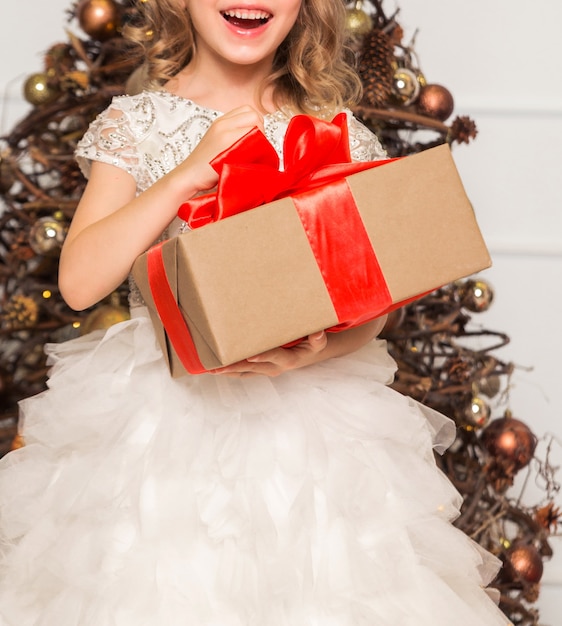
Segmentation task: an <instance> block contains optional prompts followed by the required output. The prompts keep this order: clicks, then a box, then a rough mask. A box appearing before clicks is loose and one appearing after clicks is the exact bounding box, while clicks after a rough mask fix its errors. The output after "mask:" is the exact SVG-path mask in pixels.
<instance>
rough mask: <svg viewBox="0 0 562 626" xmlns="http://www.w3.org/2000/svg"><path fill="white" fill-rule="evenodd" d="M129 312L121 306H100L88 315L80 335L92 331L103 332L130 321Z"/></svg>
mask: <svg viewBox="0 0 562 626" xmlns="http://www.w3.org/2000/svg"><path fill="white" fill-rule="evenodd" d="M130 317H131V316H130V313H129V310H128V309H127V308H125V307H123V306H119V305H113V304H102V305H100V306H98V307H97V308H95V309H94V310H93V311H92V312H91V313H89V314H88V316H87V317H86V319H85V320H84V321H83V322H82V326H81V328H80V334H81V335H87V334H88V333H90V332H92V331H94V330H105V329H107V328H109V327H110V326H113V325H114V324H118V323H119V322H124V321H125V320H128V319H130Z"/></svg>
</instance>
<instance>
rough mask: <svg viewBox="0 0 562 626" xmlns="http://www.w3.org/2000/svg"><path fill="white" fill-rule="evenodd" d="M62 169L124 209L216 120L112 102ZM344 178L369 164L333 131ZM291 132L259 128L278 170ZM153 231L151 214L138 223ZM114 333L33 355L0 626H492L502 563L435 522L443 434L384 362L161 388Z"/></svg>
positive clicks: (2, 501) (158, 370)
mask: <svg viewBox="0 0 562 626" xmlns="http://www.w3.org/2000/svg"><path fill="white" fill-rule="evenodd" d="M111 110H112V111H113V113H112V114H110V115H108V114H107V112H104V113H103V114H102V115H101V116H99V117H98V119H97V120H96V121H95V122H94V123H93V124H92V126H91V127H90V130H89V131H88V132H87V134H86V135H85V137H84V139H83V140H82V142H81V144H80V146H79V149H78V153H77V154H78V157H79V159H80V161H81V164H82V166H83V168H84V171H85V172H86V174H87V172H88V163H89V161H90V160H92V159H97V160H101V161H105V162H108V163H113V164H115V165H117V166H119V167H122V168H125V169H126V170H127V171H129V172H130V173H131V174H132V175H133V176H134V177H135V179H136V180H137V183H138V190H139V192H140V191H142V190H144V189H146V188H147V187H149V186H150V185H151V184H152V183H153V182H154V181H155V180H157V179H158V178H159V177H160V176H162V175H163V174H164V173H165V172H167V171H169V170H170V169H171V168H173V167H174V166H175V165H176V164H178V163H179V162H181V161H182V160H183V159H184V158H185V157H186V155H187V154H189V152H190V150H192V149H193V146H194V145H195V144H196V143H197V141H198V140H199V139H200V137H201V136H202V135H203V134H204V132H205V130H206V129H207V128H208V126H209V124H210V123H211V122H212V120H213V119H214V118H216V117H217V116H218V115H219V113H217V112H214V111H210V110H208V109H205V108H202V107H199V106H197V105H196V104H194V103H193V102H191V101H189V100H186V99H183V98H179V97H176V96H172V95H170V94H167V93H165V92H152V93H147V92H145V93H143V94H140V95H137V96H130V97H129V96H124V97H119V98H116V99H115V100H114V102H113V104H112V106H111ZM348 115H349V121H350V137H351V139H350V140H351V149H352V154H353V157H354V158H355V159H357V160H366V159H375V158H380V157H381V156H383V154H384V153H383V151H382V148H381V147H380V144H379V143H378V141H377V140H376V138H375V137H374V136H373V135H372V134H371V133H370V132H369V131H368V130H367V129H365V128H364V127H363V126H361V125H360V124H359V123H358V122H357V121H356V120H354V119H353V118H352V116H351V114H349V112H348ZM288 120H289V117H288V115H287V114H286V113H284V112H283V111H280V112H278V113H277V114H275V115H270V116H267V118H266V121H265V126H266V134H267V136H268V138H269V139H270V141H271V142H272V144H273V145H274V146H275V148H276V149H277V150H278V151H280V150H281V145H282V140H283V136H284V132H285V129H286V127H287V123H288ZM155 210H157V207H155ZM131 306H132V318H131V320H129V321H125V322H122V323H120V324H116V325H115V326H112V327H111V328H109V329H108V330H107V331H106V332H103V331H96V332H94V333H92V334H89V335H87V336H84V337H81V338H79V339H76V340H72V341H68V342H66V343H62V344H59V345H50V346H48V347H47V350H48V353H49V359H50V363H51V364H52V369H51V374H50V380H49V389H48V390H47V391H46V392H44V393H42V394H40V395H38V396H35V397H32V398H29V399H27V400H25V401H23V402H22V403H21V412H22V424H23V435H24V437H25V441H26V445H25V447H23V448H21V449H19V450H17V451H14V452H12V453H10V454H8V455H7V456H6V457H5V458H4V459H3V460H2V462H1V464H0V468H1V469H0V625H1V626H187V625H193V626H451V625H453V624H454V626H475V625H478V626H501V625H504V624H507V623H508V620H507V619H506V618H505V616H504V615H503V613H501V611H500V610H499V609H498V608H497V607H496V605H495V603H494V602H493V601H492V600H491V599H490V597H489V594H488V593H487V592H486V590H485V589H484V587H485V586H486V585H487V584H488V583H489V582H490V581H491V580H492V578H493V576H494V575H495V573H496V571H497V568H498V561H497V560H496V559H495V558H494V557H492V556H491V555H489V554H487V553H486V552H484V551H483V550H482V549H481V548H480V546H478V545H477V544H476V543H474V542H472V541H471V540H470V539H469V538H468V537H467V536H466V535H465V534H464V533H462V532H461V531H459V530H457V529H455V528H454V527H453V526H452V524H451V520H452V519H454V518H455V516H456V515H457V514H458V509H459V506H460V503H461V502H460V497H459V495H458V494H457V492H456V491H455V490H454V488H453V487H452V485H451V484H450V483H449V481H448V480H447V479H446V477H445V476H444V475H443V474H442V473H441V472H440V471H439V470H438V469H437V467H436V464H435V462H434V457H433V453H434V449H437V450H438V451H443V450H444V449H445V448H446V447H447V446H448V445H449V444H450V443H451V442H452V440H453V438H454V426H453V424H452V422H451V421H450V420H448V419H447V418H445V417H443V416H441V415H439V414H436V413H435V412H433V411H430V410H426V409H423V408H422V407H420V405H418V404H417V403H416V402H414V401H412V400H410V399H409V398H407V397H404V396H402V395H400V394H399V393H397V392H395V391H393V390H392V389H390V388H389V387H388V386H387V385H388V383H389V382H391V380H392V376H393V373H394V369H395V365H394V362H393V361H392V359H391V358H390V357H389V356H388V354H387V351H386V346H385V343H384V342H383V341H373V342H371V343H370V344H369V345H367V346H365V347H364V348H362V349H360V350H359V351H358V352H356V353H354V354H352V355H350V356H345V357H341V358H336V359H332V360H329V361H327V362H324V363H321V364H318V365H314V366H311V367H308V368H303V369H301V370H297V371H294V372H288V373H286V374H284V375H282V376H280V377H278V378H274V379H269V378H266V377H256V378H242V379H232V378H225V377H221V376H214V375H208V374H204V375H200V376H186V377H184V378H180V379H176V380H174V379H172V378H171V377H170V375H169V374H168V371H167V368H166V364H165V362H164V360H163V357H162V354H161V351H160V349H159V347H158V345H157V343H156V340H155V336H154V333H153V330H152V326H151V322H150V319H149V318H148V317H147V314H146V309H145V308H144V307H143V306H142V302H141V300H140V296H139V294H138V291H137V290H136V288H135V286H134V285H133V289H132V294H131Z"/></svg>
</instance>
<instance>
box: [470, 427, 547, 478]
mask: <svg viewBox="0 0 562 626" xmlns="http://www.w3.org/2000/svg"><path fill="white" fill-rule="evenodd" d="M481 441H482V444H483V445H484V447H485V448H486V450H488V452H489V453H490V454H491V455H493V456H494V457H498V458H500V459H502V460H504V461H507V462H510V463H513V465H514V466H515V468H516V469H518V470H519V469H521V468H523V467H525V466H526V465H528V464H529V463H530V462H531V459H532V458H533V455H534V454H535V449H536V447H537V439H536V437H535V435H534V434H533V433H532V431H531V429H530V428H529V427H528V426H527V425H526V424H525V423H523V422H522V421H520V420H518V419H516V418H514V417H501V418H498V419H495V420H492V421H491V422H490V424H489V425H488V426H487V427H486V428H485V429H484V430H483V431H482V435H481Z"/></svg>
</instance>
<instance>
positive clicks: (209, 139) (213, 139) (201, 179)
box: [175, 105, 264, 191]
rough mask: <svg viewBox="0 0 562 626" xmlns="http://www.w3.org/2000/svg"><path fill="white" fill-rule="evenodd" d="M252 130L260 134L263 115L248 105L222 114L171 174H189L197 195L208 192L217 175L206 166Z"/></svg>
mask: <svg viewBox="0 0 562 626" xmlns="http://www.w3.org/2000/svg"><path fill="white" fill-rule="evenodd" d="M256 126H257V127H258V128H259V129H260V130H261V131H263V130H264V126H263V115H262V114H261V113H260V112H259V111H257V110H256V109H254V108H253V107H251V106H249V105H245V106H242V107H238V108H237V109H233V110H232V111H230V112H228V113H225V114H224V115H222V116H221V117H219V118H217V119H216V120H215V121H214V122H213V123H212V124H211V126H210V127H209V130H207V132H206V133H205V135H204V136H203V138H202V139H201V141H200V142H199V143H198V144H197V146H196V147H195V148H194V150H193V152H192V153H191V154H190V155H189V156H188V157H187V158H186V159H185V161H184V162H183V163H182V164H181V165H179V166H178V167H177V168H176V169H175V172H176V173H182V175H183V172H184V171H185V172H187V171H189V173H190V176H191V177H192V179H193V180H196V181H197V186H198V187H199V189H200V191H205V190H208V189H212V188H213V187H214V186H215V185H216V183H217V181H218V174H217V173H216V172H215V170H214V169H213V168H212V167H211V166H210V165H209V163H210V162H211V161H212V160H213V159H214V158H215V157H216V156H217V155H219V154H220V153H221V152H223V151H224V150H226V149H227V148H230V146H231V145H232V144H233V143H235V142H236V141H238V139H240V138H241V137H243V136H244V135H245V134H246V133H248V132H249V131H250V130H252V129H253V128H255V127H256Z"/></svg>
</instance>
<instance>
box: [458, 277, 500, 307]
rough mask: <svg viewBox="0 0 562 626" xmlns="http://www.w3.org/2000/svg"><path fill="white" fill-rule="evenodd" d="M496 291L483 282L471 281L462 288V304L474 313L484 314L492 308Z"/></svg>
mask: <svg viewBox="0 0 562 626" xmlns="http://www.w3.org/2000/svg"><path fill="white" fill-rule="evenodd" d="M493 300H494V290H493V289H492V287H491V286H490V285H489V284H488V283H487V282H485V281H483V280H478V279H469V280H467V281H466V282H465V283H464V285H463V286H462V288H461V304H462V305H463V306H464V307H465V308H467V309H468V310H469V311H472V312H473V313H482V312H483V311H487V310H488V309H489V308H490V305H491V304H492V302H493Z"/></svg>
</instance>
